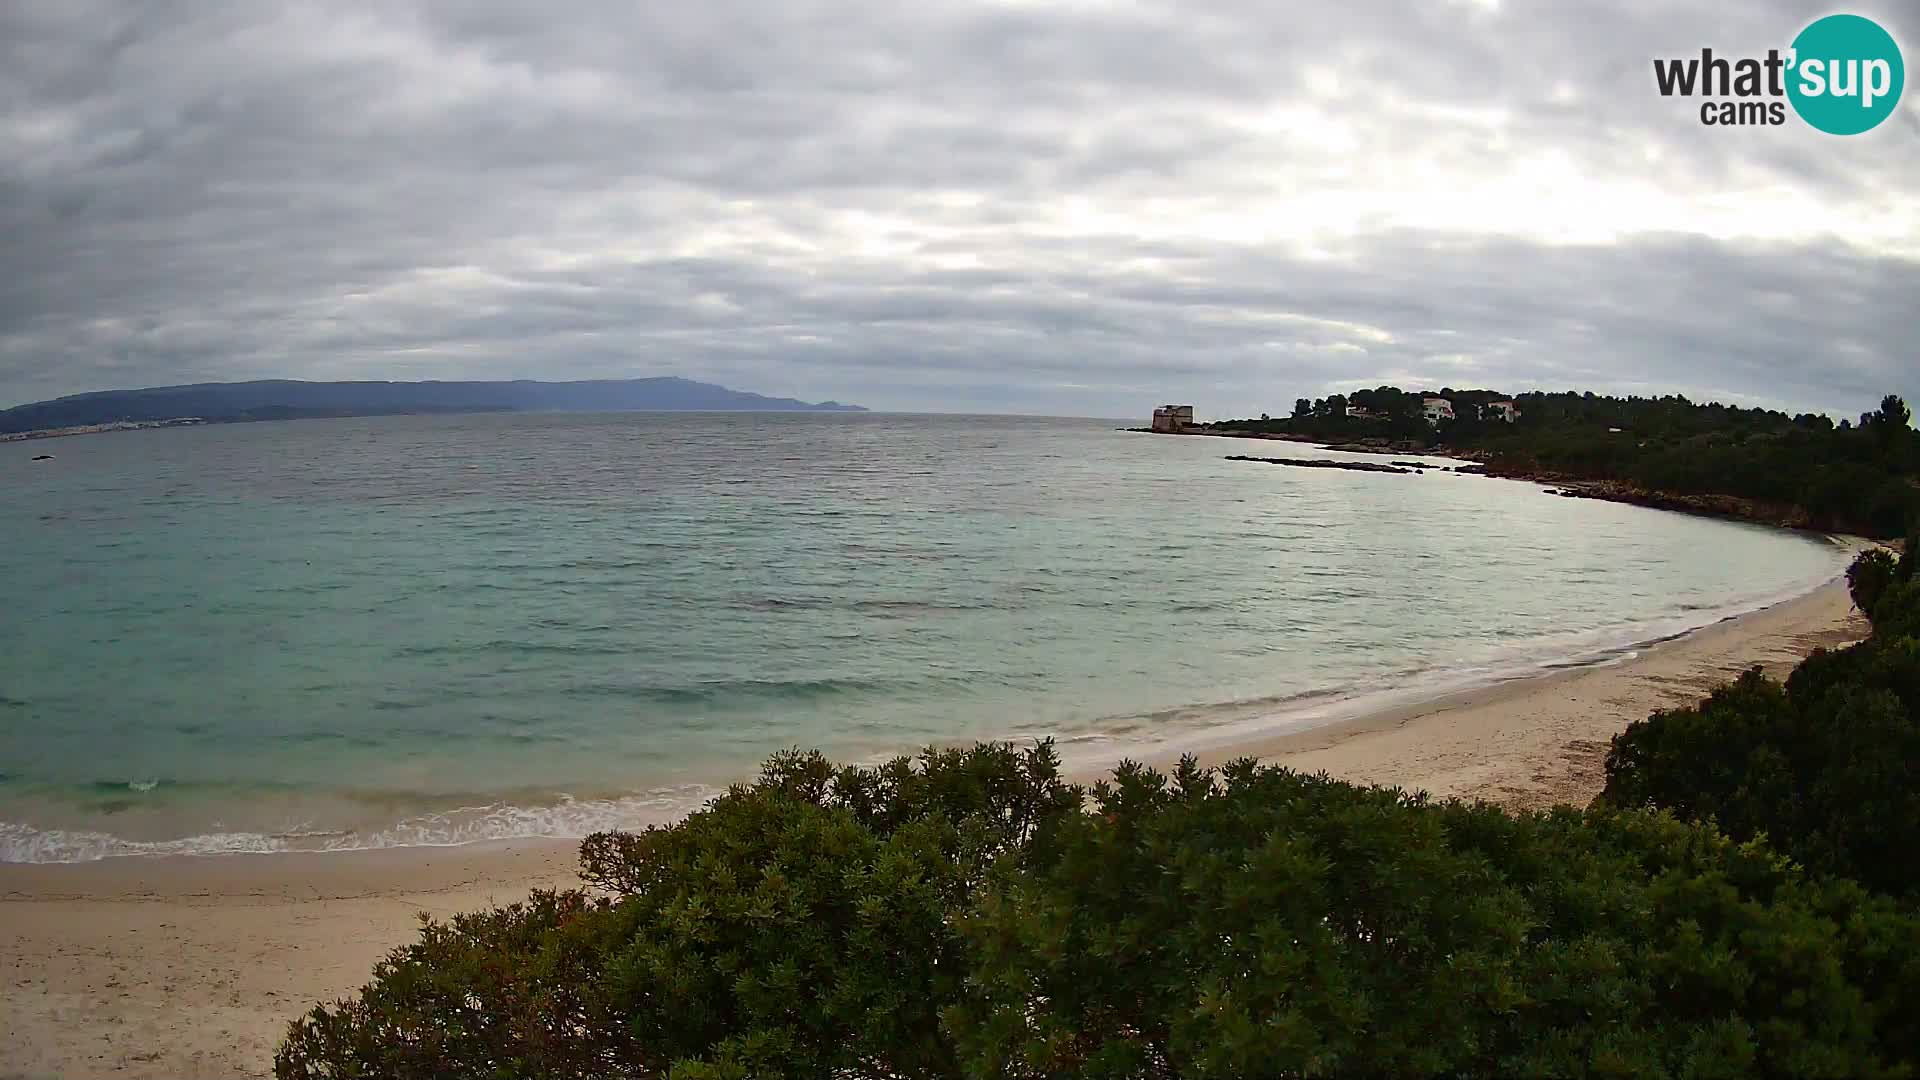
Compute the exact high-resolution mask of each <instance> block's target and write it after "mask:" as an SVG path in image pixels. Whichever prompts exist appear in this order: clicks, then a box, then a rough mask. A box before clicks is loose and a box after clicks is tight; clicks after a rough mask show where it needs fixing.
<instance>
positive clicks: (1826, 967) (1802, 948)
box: [275, 544, 1920, 1080]
mask: <svg viewBox="0 0 1920 1080" xmlns="http://www.w3.org/2000/svg"><path fill="white" fill-rule="evenodd" d="M1915 561H1916V554H1915V552H1914V546H1913V545H1912V544H1909V546H1908V549H1907V553H1906V554H1905V555H1904V556H1903V557H1902V558H1900V559H1899V560H1897V561H1896V560H1894V559H1893V558H1891V557H1889V556H1887V555H1885V554H1884V553H1872V554H1868V555H1866V556H1864V557H1862V558H1861V559H1860V560H1859V561H1858V562H1857V563H1856V564H1855V567H1854V569H1853V572H1852V574H1851V584H1852V588H1853V592H1854V596H1855V598H1856V600H1857V602H1858V603H1859V604H1860V605H1861V607H1862V608H1863V609H1865V610H1866V611H1868V612H1869V613H1870V615H1871V618H1872V624H1873V633H1872V636H1871V637H1870V638H1869V639H1868V640H1867V641H1866V642H1864V643H1862V644H1859V645H1856V646H1853V647H1851V648H1848V649H1844V650H1840V651H1837V652H1819V653H1816V654H1814V656H1812V657H1811V658H1810V659H1808V660H1807V661H1805V662H1804V663H1803V664H1801V665H1800V667H1799V669H1798V670H1796V671H1795V672H1794V673H1793V676H1792V677H1791V678H1789V679H1788V680H1787V682H1786V684H1785V685H1784V686H1781V685H1776V684H1774V683H1771V682H1769V681H1768V680H1765V679H1763V678H1761V677H1760V676H1759V675H1757V674H1752V675H1748V676H1745V677H1743V678H1742V679H1741V680H1740V681H1739V682H1738V683H1736V684H1735V685H1733V686H1731V687H1727V688H1724V689H1722V690H1720V691H1717V692H1715V694H1714V695H1713V696H1712V697H1711V698H1709V699H1708V700H1707V701H1705V702H1702V703H1701V704H1700V705H1698V706H1695V707H1693V708H1690V709H1679V710H1674V711H1670V712H1663V713H1659V714H1656V715H1655V716H1653V717H1652V718H1650V719H1648V720H1647V721H1645V722H1644V723H1642V724H1637V725H1635V726H1634V727H1633V728H1632V729H1630V730H1629V731H1627V732H1626V733H1625V734H1623V735H1621V736H1620V737H1619V738H1617V739H1616V740H1615V741H1614V745H1613V750H1612V753H1611V754H1610V755H1609V756H1608V759H1607V786H1606V791H1605V793H1604V794H1603V795H1602V796H1601V797H1600V798H1599V799H1598V800H1596V802H1595V804H1594V805H1593V806H1592V807H1589V808H1587V809H1585V810H1581V809H1576V808H1571V807H1561V808H1559V809H1556V810H1552V811H1541V812H1530V813H1519V814H1515V813H1509V812H1506V811H1504V810H1501V809H1499V808H1497V807H1492V806H1486V805H1467V804H1463V803H1458V802H1434V801H1431V800H1429V799H1427V798H1426V797H1424V796H1421V795H1417V794H1416V795H1409V794H1406V793H1404V792H1401V791H1399V790H1394V789H1383V788H1368V787H1357V786H1354V785H1350V784H1346V783H1341V782H1338V781H1335V780H1332V779H1329V778H1328V777H1326V776H1303V775H1300V774H1297V773H1293V772H1290V771H1288V770H1286V769H1282V768H1273V767H1260V766H1257V765H1256V764H1254V763H1253V762H1251V761H1241V762H1236V763H1233V764H1231V765H1228V766H1227V767H1225V768H1223V769H1220V770H1217V771H1216V770H1202V769H1199V768H1196V767H1194V765H1193V764H1192V762H1191V761H1187V762H1183V763H1182V764H1181V766H1180V767H1179V768H1178V769H1177V770H1175V771H1174V773H1173V774H1172V775H1171V776H1162V775H1160V774H1158V773H1156V772H1153V771H1151V770H1148V769H1144V768H1139V767H1136V766H1132V765H1124V766H1122V767H1121V768H1119V769H1118V770H1116V771H1115V772H1114V773H1113V775H1112V776H1111V778H1110V779H1107V780H1104V781H1102V782H1100V783H1098V784H1095V785H1094V786H1093V787H1092V788H1091V789H1090V790H1086V791H1083V790H1082V789H1080V788H1078V787H1076V786H1074V785H1071V784H1068V783H1066V782H1065V781H1064V780H1063V778H1062V776H1061V772H1060V766H1059V762H1058V760H1057V759H1056V758H1055V756H1054V753H1053V750H1052V748H1051V746H1050V745H1048V744H1044V743H1043V744H1041V745H1039V746H1037V747H1035V748H1032V749H1026V750H1019V749H1015V748H1013V747H1010V746H1006V745H998V744H989V745H981V746H977V747H974V748H972V749H970V750H937V751H936V750H929V751H928V752H926V753H925V754H924V755H922V756H921V757H920V758H919V759H918V760H915V761H909V760H907V759H904V758H903V759H900V760H896V761H893V762H890V763H888V764H885V765H881V766H877V767H836V766H834V765H832V764H830V763H829V762H827V761H826V760H825V759H824V758H822V757H821V756H820V755H819V754H817V753H811V754H810V753H800V752H798V751H795V752H789V753H785V754H781V755H778V756H776V757H774V758H773V759H772V760H771V761H769V762H768V763H767V765H766V767H765V769H764V770H763V771H762V773H761V776H760V778H759V780H758V782H756V783H753V784H751V785H742V786H738V787H735V788H733V789H732V790H730V791H729V792H728V793H727V794H725V795H724V796H721V797H720V798H718V799H716V800H714V801H713V802H712V803H711V804H709V805H708V806H707V808H706V809H704V810H702V811H700V812H698V813H695V814H693V815H692V816H690V817H689V818H687V819H686V820H685V821H683V822H681V823H679V824H676V825H673V826H670V827H665V828H656V829H651V830H649V831H647V832H646V833H643V834H638V835H632V834H621V833H605V834H600V835H596V836H594V837H592V838H590V839H588V840H587V841H586V842H585V843H584V844H583V845H582V847H581V872H582V876H583V878H584V879H585V880H586V882H587V883H588V884H589V885H590V886H591V891H568V892H559V893H554V892H541V893H535V894H534V895H533V896H532V897H531V898H530V899H529V900H528V901H526V902H525V903H521V904H516V905H513V906H510V907H507V908H503V909H499V910H492V911H484V912H478V913H474V914H470V915H462V916H458V917H455V918H454V919H453V920H451V921H450V922H437V921H434V922H428V923H427V924H426V926H425V928H424V929H423V930H422V932H421V935H420V938H419V940H418V941H417V942H416V943H414V944H412V945H409V946H406V947H404V948H402V949H399V950H396V951H395V952H394V953H393V954H391V955H390V956H389V957H388V958H387V959H386V960H385V961H384V962H383V963H381V965H380V966H379V968H378V969H377V970H376V972H375V974H374V978H373V981H372V982H371V983H369V984H368V985H367V986H366V987H365V989H363V990H362V991H361V992H360V993H359V994H358V995H357V996H355V997H354V998H352V999H350V1000H347V1001H343V1002H339V1003H337V1004H334V1005H332V1006H327V1007H322V1008H317V1009H315V1010H314V1011H313V1012H312V1013H311V1014H309V1015H308V1016H307V1017H305V1018H304V1019H302V1020H300V1021H298V1022H296V1023H295V1024H294V1025H293V1027H292V1028H291V1030H290V1032H289V1035H288V1037H287V1040H286V1041H285V1043H284V1044H283V1045H282V1047H281V1048H280V1051H279V1054H278V1057H277V1059H276V1062H275V1070H276V1072H277V1074H278V1075H279V1076H281V1077H286V1078H291V1077H373V1076H378V1077H389V1078H415V1077H418V1078H426V1077H435V1078H439V1077H498V1076H542V1077H581V1078H586V1077H672V1078H676V1080H720V1078H745V1077H794V1078H800V1077H808V1078H811V1077H823V1076H833V1077H865V1078H874V1080H879V1078H899V1077H925V1078H936V1077H938V1078H947V1077H983V1078H985V1077H996V1078H997V1077H1029V1078H1040V1077H1062V1078H1064V1077H1109V1078H1118V1077H1154V1078H1160V1077H1167V1078H1171V1077H1245V1076H1394V1077H1461V1076H1613V1077H1750V1076H1752V1077H1901V1076H1911V1075H1913V1070H1914V1066H1915V1063H1916V1062H1920V910H1917V909H1916V902H1917V901H1920V861H1916V860H1914V859H1913V858H1912V856H1911V853H1910V852H1908V851H1907V850H1906V847H1907V845H1909V844H1910V842H1911V838H1912V837H1913V836H1915V835H1920V640H1916V634H1920V580H1917V579H1916V573H1915ZM1707 818H1712V819H1714V820H1705V819H1707Z"/></svg>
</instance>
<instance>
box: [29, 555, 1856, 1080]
mask: <svg viewBox="0 0 1920 1080" xmlns="http://www.w3.org/2000/svg"><path fill="white" fill-rule="evenodd" d="M1865 632H1866V626H1865V621H1864V619H1862V618H1861V616H1860V615H1859V614H1858V613H1857V612H1856V611H1854V609H1853V605H1852V601H1851V599H1850V598H1849V597H1848V595H1847V591H1846V583H1845V579H1844V578H1843V577H1841V578H1835V579H1833V580H1830V581H1828V582H1827V583H1825V584H1823V585H1820V586H1818V587H1816V588H1814V589H1813V590H1812V591H1810V592H1807V593H1804V594H1802V595H1800V596H1798V597H1794V598H1792V599H1787V600H1783V601H1780V602H1777V603H1775V604H1772V605H1770V606H1768V607H1764V608H1761V609H1759V610H1756V611H1752V612H1748V613H1746V614H1742V615H1736V616H1733V617H1730V618H1727V619H1723V620H1721V621H1719V622H1715V623H1712V624H1709V625H1706V626H1704V627H1701V628H1699V629H1696V630H1693V631H1690V632H1687V633H1684V634H1681V635H1679V636H1677V637H1673V638H1670V639H1667V640H1664V641H1659V642H1656V643H1652V644H1649V645H1646V646H1643V647H1639V648H1637V649H1635V650H1632V651H1631V652H1630V653H1629V654H1627V655H1624V656H1622V657H1620V658H1617V659H1614V660H1611V661H1607V662H1602V663H1597V664H1591V665H1586V666H1576V667H1567V668H1561V669H1558V670H1553V671H1548V672H1544V673H1541V674H1537V675H1529V676H1523V677H1518V678H1511V679H1508V680H1505V681H1502V682H1499V683H1495V684H1492V685H1487V686H1480V687H1475V688H1470V689H1464V690H1458V691H1454V692H1451V693H1446V694H1443V695H1441V696H1438V697H1430V698H1426V699H1422V700H1418V701H1413V702H1409V703H1405V704H1399V705H1394V706H1390V707H1386V708H1383V709H1377V710H1372V711H1369V712H1366V713H1364V714H1362V715H1359V716H1354V717H1351V718H1345V719H1338V720H1334V721H1332V722H1329V723H1327V724H1325V725H1324V726H1319V727H1314V728H1310V729H1306V730H1295V731H1288V732H1280V733H1275V732H1271V731H1269V732H1265V733H1261V732H1259V731H1226V732H1214V733H1213V734H1212V736H1211V737H1209V734H1208V733H1206V732H1191V733H1187V734H1186V735H1185V736H1184V737H1183V738H1181V739H1180V740H1179V741H1177V742H1171V743H1168V744H1164V745H1160V746H1154V747H1141V746H1139V745H1138V744H1133V745H1128V746H1125V747H1114V748H1113V750H1114V754H1113V755H1112V756H1106V757H1102V758H1101V759H1100V760H1099V761H1098V762H1097V763H1095V762H1093V761H1089V760H1078V761H1073V762H1070V763H1069V767H1068V770H1067V771H1068V774H1069V777H1070V778H1071V779H1073V780H1075V781H1076V782H1086V781H1088V780H1091V779H1094V778H1097V777H1098V776H1101V775H1104V774H1105V773H1106V772H1107V771H1108V770H1109V769H1110V768H1111V765H1112V764H1113V763H1114V762H1116V761H1117V760H1119V758H1120V757H1131V758H1133V759H1135V760H1139V761H1143V762H1145V763H1146V764H1149V765H1153V766H1155V767H1159V768H1166V767H1168V766H1171V765H1172V764H1173V763H1174V762H1175V761H1177V760H1178V758H1179V757H1180V756H1181V754H1183V753H1192V754H1194V756H1195V757H1197V758H1198V759H1199V760H1200V762H1201V764H1203V765H1212V764H1219V763H1221V762H1223V761H1226V760H1230V759H1232V758H1236V757H1243V756H1254V757H1259V758H1261V759H1262V760H1263V761H1264V762H1267V763H1272V764H1280V765H1286V766H1288V767H1291V768H1295V769H1299V770H1303V771H1307V772H1320V771H1325V772H1328V773H1330V774H1332V775H1333V776H1335V777H1338V778H1340V779H1343V780H1351V781H1354V782H1357V783H1380V784H1391V785H1396V786H1399V787H1401V788H1404V789H1406V790H1408V791H1415V790H1425V791H1427V792H1428V793H1430V794H1432V795H1434V796H1436V797H1448V796H1458V797H1464V798H1470V799H1486V800H1488V801H1493V802H1498V803H1501V804H1503V805H1506V806H1509V807H1513V808H1518V809H1532V808H1537V807H1541V806H1546V805H1551V804H1552V803H1554V802H1574V803H1576V804H1579V805H1584V804H1585V803H1586V802H1587V801H1589V800H1590V799H1591V798H1592V796H1593V795H1594V794H1596V793H1597V792H1598V790H1599V786H1600V782H1601V779H1602V763H1603V761H1604V757H1605V753H1606V747H1607V740H1608V739H1610V738H1611V737H1612V736H1613V735H1614V734H1616V733H1617V732H1619V731H1620V730H1622V729H1624V728H1625V727H1626V726H1627V725H1628V724H1629V723H1632V722H1634V721H1636V720H1640V719H1643V718H1644V717H1645V716H1646V715H1647V714H1648V713H1651V712H1653V711H1654V710H1656V709H1660V708H1670V707H1673V706H1676V705H1683V704H1690V703H1692V702H1693V701H1696V700H1698V699H1699V698H1700V697H1701V696H1703V695H1704V694H1705V693H1706V692H1707V690H1709V689H1710V688H1711V687H1712V686H1714V685H1716V684H1718V683H1720V682H1723V681H1725V680H1727V679H1730V678H1732V677H1734V676H1736V675H1738V674H1739V673H1740V672H1741V671H1743V670H1745V669H1746V668H1748V667H1750V666H1753V665H1755V664H1759V665H1760V666H1762V667H1763V668H1766V669H1767V670H1768V671H1769V672H1770V673H1772V674H1779V673H1780V672H1782V671H1783V670H1784V669H1785V668H1787V667H1790V666H1791V665H1792V664H1793V663H1796V662H1797V661H1798V660H1799V659H1800V658H1801V657H1802V656H1804V655H1805V654H1806V653H1808V652H1811V651H1812V650H1813V649H1814V648H1816V647H1820V646H1823V645H1825V646H1829V647H1831V646H1836V645H1841V644H1846V643H1849V642H1852V641H1855V640H1858V639H1859V638H1861V637H1863V636H1865ZM577 843H578V842H577V841H575V840H571V839H537V840H508V841H484V842H480V843H474V844H468V845H462V846H456V847H398V848H384V849H361V850H351V851H338V852H297V853H283V854H279V855H276V856H274V857H271V858H236V857H234V856H231V855H172V856H164V857H125V858H111V859H102V860H97V861H93V862H81V863H8V864H0V920H3V921H4V925H5V926H6V927H7V929H6V931H5V933H4V934H0V967H3V968H4V969H5V970H6V971H7V972H8V976H7V978H8V983H7V986H6V991H5V997H4V999H0V1000H4V1006H0V1026H4V1027H5V1028H6V1029H7V1030H8V1032H9V1034H10V1035H11V1038H9V1039H7V1040H5V1041H4V1044H0V1077H15V1076H23V1077H38V1076H63V1075H82V1076H101V1075H113V1076H169V1077H200V1076H205V1077H228V1076H261V1075H266V1074H267V1073H268V1071H269V1070H270V1068H271V1060H272V1053H273V1049H274V1046H275V1045H276V1044H277V1042H278V1040H279V1038H280V1036H281V1034H282V1033H283V1032H284V1031H285V1028H286V1024H287V1023H288V1022H289V1021H290V1020H292V1019H294V1018H295V1017H297V1016H299V1015H302V1014H303V1013H304V1012H305V1011H306V1010H307V1009H309V1008H311V1007H312V1005H313V1004H315V1003H316V1002H318V1001H322V1000H329V1001H330V1000H332V999H334V998H336V997H338V996H340V995H343V994H347V993H351V992H352V991H354V990H355V989H357V988H358V987H359V986H360V985H361V984H363V983H364V982H365V981H366V980H367V978H368V976H369V974H370V972H371V970H372V966H373V964H374V963H375V962H376V961H377V960H378V959H379V958H380V957H381V956H383V955H384V954H385V953H386V952H387V951H388V950H389V949H391V948H392V947H394V946H397V945H401V944H404V943H406V942H409V941H411V940H412V939H413V937H414V934H415V928H416V926H417V919H416V915H417V914H418V913H419V912H422V911H425V912H428V913H430V914H433V915H434V916H436V917H446V916H449V915H452V914H454V913H456V912H460V911H466V910H472V909H475V908H479V907H485V906H488V905H491V904H496V903H508V902H511V901H514V900H517V899H521V898H523V897H524V896H525V895H526V893H527V892H528V891H529V890H531V889H534V888H556V887H567V886H570V885H576V884H578V881H577V878H576V877H575V874H574V868H575V855H576V849H577Z"/></svg>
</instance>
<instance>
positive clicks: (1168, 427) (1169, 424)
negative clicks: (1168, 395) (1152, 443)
mask: <svg viewBox="0 0 1920 1080" xmlns="http://www.w3.org/2000/svg"><path fill="white" fill-rule="evenodd" d="M1192 426H1193V406H1191V405H1162V406H1160V407H1159V408H1157V409H1155V410H1153V430H1155V431H1159V432H1163V433H1166V434H1169V435H1172V434H1177V433H1179V432H1182V431H1185V430H1186V429H1188V428H1190V427H1192Z"/></svg>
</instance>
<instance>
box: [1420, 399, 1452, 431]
mask: <svg viewBox="0 0 1920 1080" xmlns="http://www.w3.org/2000/svg"><path fill="white" fill-rule="evenodd" d="M1420 414H1421V415H1422V416H1425V417H1426V418H1427V423H1429V424H1433V425H1435V426H1438V425H1439V423H1440V421H1442V420H1451V419H1453V402H1451V401H1448V400H1447V399H1446V398H1443V397H1430V398H1423V399H1421V401H1420Z"/></svg>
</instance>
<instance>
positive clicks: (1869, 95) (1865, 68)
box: [1787, 15, 1907, 135]
mask: <svg viewBox="0 0 1920 1080" xmlns="http://www.w3.org/2000/svg"><path fill="white" fill-rule="evenodd" d="M1788 63H1789V64H1790V65H1791V69H1790V74H1789V76H1788V81H1787V98H1788V100H1790V101H1792V102H1793V111H1794V112H1797V113H1799V114H1800V119H1802V120H1805V121H1806V122H1807V123H1809V124H1812V125H1813V126H1814V127H1816V128H1819V129H1820V130H1821V131H1824V132H1826V133H1827V134H1829V135H1858V134H1860V133H1861V132H1863V131H1870V130H1872V129H1873V128H1875V127H1878V126H1879V124H1880V121H1882V120H1885V119H1886V118H1887V117H1889V116H1892V115H1893V108H1894V106H1895V105H1898V104H1899V103H1900V91H1901V89H1902V88H1903V87H1904V86H1905V85H1906V81H1907V67H1906V65H1905V64H1904V63H1902V62H1901V60H1900V46H1898V45H1896V44H1894V41H1893V35H1892V34H1889V33H1887V32H1886V31H1885V30H1883V29H1881V28H1880V24H1879V23H1877V22H1874V21H1873V20H1872V19H1866V18H1862V17H1860V16H1858V15H1829V16H1827V17H1826V18H1824V19H1816V20H1815V21H1814V22H1812V23H1811V24H1809V25H1808V26H1807V28H1806V29H1805V30H1802V31H1800V36H1799V37H1796V38H1794V39H1793V57H1792V59H1791V60H1789V61H1788Z"/></svg>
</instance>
